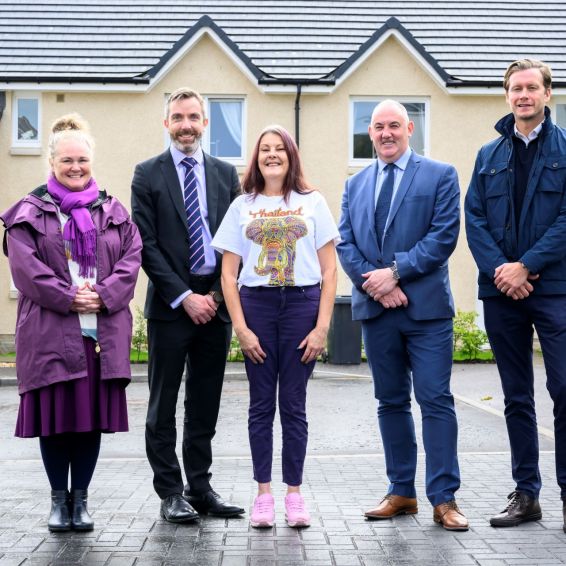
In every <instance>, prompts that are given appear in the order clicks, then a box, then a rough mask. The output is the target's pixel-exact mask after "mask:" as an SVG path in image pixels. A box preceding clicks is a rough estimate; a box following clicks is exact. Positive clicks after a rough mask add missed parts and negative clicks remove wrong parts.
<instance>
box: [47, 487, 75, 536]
mask: <svg viewBox="0 0 566 566" xmlns="http://www.w3.org/2000/svg"><path fill="white" fill-rule="evenodd" d="M47 528H48V529H49V530H50V531H51V532H52V533H55V532H61V531H69V530H70V529H71V515H70V514H69V492H68V491H67V490H66V489H52V490H51V515H49V521H48V522H47Z"/></svg>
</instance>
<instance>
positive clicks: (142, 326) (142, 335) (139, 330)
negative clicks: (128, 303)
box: [132, 306, 147, 362]
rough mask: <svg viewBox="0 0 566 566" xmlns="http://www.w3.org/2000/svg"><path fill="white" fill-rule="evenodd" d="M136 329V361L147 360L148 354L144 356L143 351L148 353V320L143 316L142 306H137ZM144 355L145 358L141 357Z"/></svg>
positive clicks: (134, 334)
mask: <svg viewBox="0 0 566 566" xmlns="http://www.w3.org/2000/svg"><path fill="white" fill-rule="evenodd" d="M135 314H136V315H135V319H134V329H133V334H132V346H133V348H134V350H135V352H136V353H137V359H136V360H135V361H136V362H141V361H145V360H147V355H145V356H142V352H143V353H144V354H145V353H147V321H146V320H145V317H144V316H143V311H142V310H141V309H140V307H138V306H136V308H135ZM142 357H144V358H145V360H142V359H141V358H142Z"/></svg>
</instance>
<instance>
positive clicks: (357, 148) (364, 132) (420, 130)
mask: <svg viewBox="0 0 566 566" xmlns="http://www.w3.org/2000/svg"><path fill="white" fill-rule="evenodd" d="M379 102H380V101H379V100H364V101H356V102H354V131H353V136H354V143H353V148H354V151H353V157H354V159H372V158H374V157H375V150H374V148H373V144H372V143H371V140H370V139H369V135H368V127H369V123H370V120H371V113H372V111H373V109H374V108H375V106H376V105H377V104H378V103H379ZM402 104H403V106H404V107H405V108H406V109H407V112H408V114H409V119H410V120H412V121H413V122H414V123H415V129H414V131H413V135H412V136H411V138H410V145H411V147H412V148H413V150H414V151H416V152H417V153H420V154H421V155H423V154H424V149H425V147H424V133H425V132H424V130H425V104H424V102H403V103H402Z"/></svg>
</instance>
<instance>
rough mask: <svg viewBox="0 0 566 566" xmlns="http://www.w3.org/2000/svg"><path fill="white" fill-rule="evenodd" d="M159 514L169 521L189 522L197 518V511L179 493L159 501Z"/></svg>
mask: <svg viewBox="0 0 566 566" xmlns="http://www.w3.org/2000/svg"><path fill="white" fill-rule="evenodd" d="M161 516H162V517H163V518H164V519H165V520H166V521H169V522H170V523H191V522H192V521H196V520H197V519H198V513H197V512H196V511H195V510H194V509H193V508H192V507H191V506H190V504H189V503H188V501H187V500H186V499H185V498H184V497H183V496H182V495H181V494H180V493H175V494H173V495H169V496H168V497H166V498H165V499H163V500H162V501H161Z"/></svg>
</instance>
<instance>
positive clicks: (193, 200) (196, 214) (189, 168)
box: [181, 157, 204, 273]
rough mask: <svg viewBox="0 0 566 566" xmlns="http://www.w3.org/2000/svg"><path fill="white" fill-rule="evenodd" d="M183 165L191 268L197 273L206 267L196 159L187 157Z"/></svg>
mask: <svg viewBox="0 0 566 566" xmlns="http://www.w3.org/2000/svg"><path fill="white" fill-rule="evenodd" d="M181 163H182V164H183V165H184V167H185V184H184V187H183V192H184V196H185V210H186V211H187V226H188V228H189V266H190V270H191V272H193V273H194V272H195V271H197V270H198V269H199V268H200V267H202V266H203V265H204V245H203V239H202V219H201V216H200V206H199V202H198V190H197V178H196V175H195V172H194V169H193V168H194V166H195V165H196V164H197V161H196V159H194V157H185V158H184V159H183V161H181Z"/></svg>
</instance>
